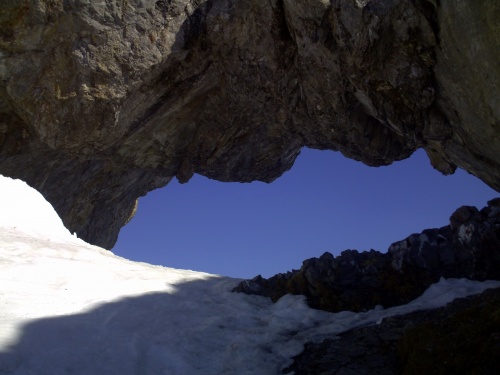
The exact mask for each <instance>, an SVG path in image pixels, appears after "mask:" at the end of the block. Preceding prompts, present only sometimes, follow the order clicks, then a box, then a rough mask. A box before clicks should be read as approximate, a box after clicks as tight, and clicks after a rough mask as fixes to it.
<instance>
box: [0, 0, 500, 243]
mask: <svg viewBox="0 0 500 375" xmlns="http://www.w3.org/2000/svg"><path fill="white" fill-rule="evenodd" d="M436 4H437V2H434V1H432V0H414V1H407V0H372V1H368V0H363V1H358V0H353V1H345V0H332V1H327V0H300V1H297V0H270V1H261V0H207V1H201V0H160V1H155V0H127V1H122V0H108V1H100V2H95V1H89V0H65V1H56V0H40V1H36V2H26V1H24V0H3V1H2V5H1V7H0V173H2V174H4V175H7V176H11V177H17V178H21V179H23V180H25V181H27V182H28V183H29V184H30V185H32V186H33V187H35V188H36V189H38V190H39V191H40V192H42V194H43V195H44V196H45V197H46V198H47V199H48V200H49V202H51V203H52V204H53V206H54V207H55V209H56V210H57V212H58V213H59V214H60V216H61V217H62V219H63V221H64V223H65V225H66V226H67V227H68V228H69V229H70V230H71V231H73V232H77V233H78V235H79V236H80V237H81V238H84V239H85V240H87V241H89V242H91V243H94V244H98V245H101V246H104V247H107V248H110V247H112V246H113V244H114V242H115V240H116V238H117V234H118V231H119V229H120V227H121V226H122V225H123V224H124V223H126V222H127V220H128V219H129V218H130V215H131V213H132V211H133V207H134V206H135V202H136V199H137V198H138V197H139V196H142V195H144V194H146V193H147V192H148V191H150V190H152V189H155V188H158V187H161V186H164V185H166V184H167V183H168V182H169V181H170V180H171V179H172V178H173V177H177V178H178V179H179V181H181V182H186V181H188V180H189V179H190V177H191V176H192V175H193V174H194V173H200V174H202V175H205V176H208V177H210V178H213V179H218V180H221V181H242V182H247V181H252V180H261V181H267V182H270V181H272V180H274V179H275V178H277V177H279V176H280V175H281V174H282V173H283V172H284V171H286V170H288V169H289V168H290V167H291V166H292V164H293V162H294V160H295V158H296V156H297V155H298V153H299V152H300V149H301V147H304V146H307V147H312V148H319V149H331V150H338V151H340V152H342V153H343V154H344V155H345V156H347V157H350V158H354V159H356V160H361V161H363V162H364V163H366V164H367V165H372V166H380V165H387V164H390V163H392V162H394V161H396V160H401V159H404V158H406V157H408V156H409V155H411V153H412V152H413V151H414V150H416V149H417V148H420V147H423V148H425V149H426V151H427V153H428V154H429V156H430V159H431V162H432V164H433V165H434V166H435V167H436V168H437V169H439V170H441V171H442V172H444V173H452V172H453V171H454V169H455V168H456V166H457V165H458V166H460V167H462V168H465V169H466V170H468V171H469V172H471V173H472V174H475V175H476V176H478V177H479V178H481V179H482V180H483V181H485V182H486V183H487V184H489V185H490V186H492V187H494V188H495V189H500V154H499V153H498V151H497V150H498V149H499V147H500V141H499V134H500V130H499V127H500V125H499V114H498V111H499V108H500V105H499V103H500V100H499V87H500V85H499V84H498V83H499V77H500V68H499V64H500V63H499V61H498V59H497V51H498V50H499V40H500V37H499V26H498V22H496V20H498V19H499V18H500V14H499V13H500V5H499V3H498V2H496V1H491V0H479V1H474V2H471V1H465V0H462V1H456V2H439V5H436Z"/></svg>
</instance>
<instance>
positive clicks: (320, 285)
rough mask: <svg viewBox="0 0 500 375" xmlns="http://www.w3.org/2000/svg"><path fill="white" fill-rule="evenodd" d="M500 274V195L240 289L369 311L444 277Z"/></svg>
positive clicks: (244, 284)
mask: <svg viewBox="0 0 500 375" xmlns="http://www.w3.org/2000/svg"><path fill="white" fill-rule="evenodd" d="M441 277H445V278H468V279H472V280H481V281H482V280H487V279H496V280H499V279H500V198H497V199H494V200H491V201H490V202H488V206H487V207H485V208H483V209H482V210H480V211H479V210H478V209H477V208H475V207H470V206H464V207H461V208H459V209H458V210H456V211H455V212H454V213H453V215H452V216H451V218H450V225H448V226H445V227H442V228H439V229H427V230H424V231H423V232H422V233H420V234H412V235H411V236H409V237H407V238H406V239H404V240H402V241H399V242H395V243H393V244H392V245H391V246H390V247H389V251H388V252H387V253H380V252H378V251H375V250H371V251H369V252H361V253H360V252H358V251H356V250H346V251H343V252H342V253H341V254H340V255H339V256H337V257H335V258H334V257H333V256H332V255H331V254H330V253H325V254H323V255H322V256H321V257H320V258H312V259H308V260H306V261H304V263H303V265H302V268H301V269H300V270H294V271H292V272H288V273H286V274H278V275H276V276H273V277H271V278H269V279H263V278H262V277H260V276H257V277H255V278H254V279H252V280H247V281H243V282H242V283H240V284H239V286H238V287H237V288H236V289H235V291H237V292H244V293H248V294H259V295H264V296H268V297H271V298H272V299H273V300H274V301H276V300H278V299H279V298H280V297H282V296H284V295H285V294H288V293H292V294H303V295H305V296H307V301H308V304H309V305H310V306H311V307H314V308H317V309H322V310H327V311H332V312H337V311H343V310H349V311H366V310H370V309H372V308H374V307H375V306H377V305H382V306H384V307H391V306H397V305H402V304H406V303H408V302H410V301H411V300H413V299H415V298H416V297H418V296H419V295H421V294H422V293H423V292H424V291H425V289H427V288H428V287H429V286H430V285H431V284H433V283H435V282H437V281H438V280H439V278H441Z"/></svg>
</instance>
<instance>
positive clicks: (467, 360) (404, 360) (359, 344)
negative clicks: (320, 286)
mask: <svg viewBox="0 0 500 375" xmlns="http://www.w3.org/2000/svg"><path fill="white" fill-rule="evenodd" d="M499 309H500V289H492V290H487V291H485V292H484V293H482V294H480V295H477V296H471V297H467V298H463V299H459V300H456V301H453V302H451V303H450V304H448V305H447V306H445V307H442V308H439V309H435V310H429V311H420V312H416V313H411V314H407V315H402V316H396V317H392V318H387V319H384V320H383V321H382V322H381V323H380V324H377V325H372V326H367V327H361V328H356V329H353V330H351V331H348V332H345V333H343V334H341V335H338V336H335V337H332V338H329V339H326V340H324V341H323V342H321V343H318V344H313V343H310V344H307V345H306V347H305V350H304V351H303V352H302V353H301V354H300V355H299V356H297V357H295V359H294V363H293V365H292V366H290V367H289V368H287V369H285V370H283V373H285V374H287V373H290V372H292V371H293V372H294V374H296V375H331V374H344V375H347V374H353V375H362V374H367V375H368V374H378V375H393V374H492V375H493V374H496V373H497V372H498V367H499V366H500V358H499V357H498V351H499V350H500V340H499V336H500V319H499V315H498V314H499V311H500V310H499Z"/></svg>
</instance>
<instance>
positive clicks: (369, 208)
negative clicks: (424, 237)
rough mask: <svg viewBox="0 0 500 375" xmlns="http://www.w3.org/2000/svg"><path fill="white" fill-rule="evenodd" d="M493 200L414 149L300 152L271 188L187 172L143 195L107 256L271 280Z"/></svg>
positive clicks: (479, 185)
mask: <svg viewBox="0 0 500 375" xmlns="http://www.w3.org/2000/svg"><path fill="white" fill-rule="evenodd" d="M496 196H499V194H498V193H497V192H495V191H494V190H492V189H491V188H489V187H488V186H486V185H485V184H484V183H483V182H482V181H480V180H478V179H477V178H475V177H473V176H471V175H469V174H468V173H467V172H464V171H462V170H457V172H456V173H455V174H454V175H452V176H443V175H441V174H440V173H439V172H437V171H436V170H434V169H433V168H432V167H431V166H430V163H429V161H428V159H427V156H426V155H425V153H424V152H423V151H422V150H419V151H417V152H416V153H415V154H413V156H412V157H411V158H409V159H407V160H403V161H401V162H397V163H394V164H393V165H391V166H388V167H380V168H373V167H367V166H365V165H364V164H362V163H359V162H356V161H353V160H350V159H347V158H345V157H343V156H342V155H341V154H340V153H338V152H332V151H318V150H310V149H303V150H302V152H301V154H300V155H299V157H298V159H297V161H296V162H295V165H294V166H293V168H292V169H291V170H290V171H288V172H286V173H285V174H284V175H283V176H282V177H280V178H278V179H277V180H276V181H274V182H273V183H271V184H265V183H262V182H252V183H250V184H241V183H222V182H218V181H213V180H209V179H207V178H205V177H202V176H199V175H195V176H194V177H193V178H192V179H191V180H190V181H189V182H188V183H187V184H184V185H181V184H179V183H178V182H177V181H176V180H173V181H172V182H171V183H170V184H169V185H168V186H166V187H164V188H163V189H158V190H155V191H153V192H150V193H149V194H148V195H147V196H146V197H143V198H141V199H140V200H139V209H138V211H137V214H136V216H135V217H134V218H133V219H132V221H131V222H130V223H129V224H128V225H127V226H125V227H124V228H123V229H122V230H121V232H120V236H119V238H118V242H117V244H116V246H115V247H114V248H113V252H114V253H115V254H117V255H120V256H122V257H125V258H129V259H132V260H138V261H143V262H148V263H153V264H159V265H164V266H167V267H174V268H181V269H191V270H196V271H204V272H209V273H215V274H220V275H224V276H231V277H240V278H251V277H254V276H256V275H258V274H261V275H262V276H264V277H269V276H272V275H274V274H276V273H279V272H286V271H289V270H291V269H298V268H300V266H301V264H302V261H303V260H305V259H307V258H311V257H317V256H320V255H321V254H323V253H324V252H325V251H329V252H331V253H332V254H334V255H337V254H339V253H340V252H341V251H342V250H345V249H357V250H360V251H361V250H369V249H375V250H379V251H382V252H385V251H387V248H388V247H389V245H390V244H391V243H392V242H395V241H398V240H401V239H403V238H405V237H407V236H408V235H410V234H411V233H416V232H420V231H422V230H423V229H426V228H433V227H440V226H444V225H447V224H448V218H449V216H450V215H451V214H452V212H453V211H454V210H455V209H456V208H458V207H460V206H462V205H472V206H476V207H478V208H481V207H483V206H484V205H486V201H487V200H490V199H492V198H494V197H496Z"/></svg>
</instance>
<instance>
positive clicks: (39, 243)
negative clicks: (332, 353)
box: [0, 176, 500, 375]
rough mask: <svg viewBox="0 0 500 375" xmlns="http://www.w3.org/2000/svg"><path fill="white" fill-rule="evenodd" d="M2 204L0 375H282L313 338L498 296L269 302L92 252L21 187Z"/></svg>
mask: <svg viewBox="0 0 500 375" xmlns="http://www.w3.org/2000/svg"><path fill="white" fill-rule="evenodd" d="M0 197H1V198H0V199H1V201H0V374H15V375H28V374H37V375H45V374H46V375H49V374H50V375H58V374H61V375H62V374H78V375H100V374H103V375H104V374H109V375H113V374H116V375H128V374H130V375H132V374H134V375H150V374H151V375H153V374H155V375H156V374H165V375H167V374H168V375H177V374H179V375H197V374H200V375H201V374H203V375H216V374H217V375H222V374H227V375H229V374H231V375H234V374H238V375H247V374H248V375H275V374H280V373H281V370H282V369H283V368H284V367H286V366H288V365H289V364H291V361H292V360H291V358H292V357H293V356H295V355H297V354H299V353H300V352H301V351H302V349H303V346H304V344H305V343H306V342H308V341H320V340H321V339H323V338H324V337H326V336H327V335H331V334H337V333H340V332H343V331H345V330H348V329H351V328H354V327H358V326H362V325H367V324H376V323H377V322H378V321H380V320H381V319H383V318H385V317H388V316H392V315H397V314H403V313H408V312H411V311H416V310H420V309H428V308H434V307H439V306H442V305H444V304H446V303H447V302H449V301H451V300H453V299H454V298H457V297H461V296H466V295H470V294H474V293H478V292H481V291H483V290H485V289H487V288H492V287H500V282H496V281H488V282H484V283H478V282H472V281H468V280H441V281H440V282H439V283H437V284H435V285H433V286H431V287H430V288H429V289H428V290H427V291H426V292H425V293H424V295H422V296H421V297H419V298H418V299H416V300H414V301H413V302H411V303H409V304H408V305H404V306H399V307H394V308H390V309H382V308H377V309H374V310H372V311H368V312H365V313H353V312H341V313H337V314H332V313H327V312H323V311H318V310H313V309H310V308H309V307H308V306H307V305H306V304H305V300H304V297H302V296H291V295H287V296H284V297H283V298H281V299H280V300H279V301H278V302H277V303H274V304H273V303H272V302H271V301H270V300H269V299H267V298H264V297H259V296H248V295H244V294H237V293H232V292H230V291H231V289H232V288H233V287H234V286H235V285H236V284H237V283H238V282H239V281H240V280H238V279H232V278H227V277H221V276H217V275H210V274H206V273H201V272H194V271H187V270H176V269H171V268H166V267H160V266H154V265H150V264H146V263H137V262H132V261H129V260H126V259H123V258H120V257H117V256H115V255H114V254H112V253H111V252H109V251H106V250H103V249H100V248H98V247H95V246H91V245H88V244H86V243H84V242H83V241H81V240H79V239H77V238H76V237H74V236H72V235H71V234H70V233H69V232H68V231H67V230H66V229H65V228H64V227H63V225H62V223H61V220H60V219H59V217H58V216H57V214H55V212H54V210H53V209H52V207H51V206H50V205H49V204H48V203H47V202H46V201H45V200H44V199H43V197H42V196H41V195H40V194H38V193H36V192H35V191H34V190H32V189H31V188H29V187H28V186H27V185H26V184H24V183H22V182H21V181H17V180H11V179H8V178H5V177H1V176H0ZM13 202H24V203H22V204H21V203H19V204H14V203H13ZM138 250H140V249H138Z"/></svg>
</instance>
